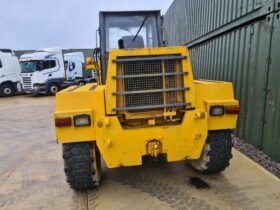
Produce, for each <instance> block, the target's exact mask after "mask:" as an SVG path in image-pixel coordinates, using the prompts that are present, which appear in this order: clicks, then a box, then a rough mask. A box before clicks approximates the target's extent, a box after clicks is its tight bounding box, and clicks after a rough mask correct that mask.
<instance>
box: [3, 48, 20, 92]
mask: <svg viewBox="0 0 280 210" xmlns="http://www.w3.org/2000/svg"><path fill="white" fill-rule="evenodd" d="M17 92H21V84H20V65H19V61H18V58H17V57H16V56H15V55H14V53H13V51H12V50H10V49H0V97H5V96H12V95H13V94H15V93H17Z"/></svg>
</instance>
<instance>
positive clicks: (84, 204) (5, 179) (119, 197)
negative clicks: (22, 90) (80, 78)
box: [0, 96, 280, 210]
mask: <svg viewBox="0 0 280 210" xmlns="http://www.w3.org/2000/svg"><path fill="white" fill-rule="evenodd" d="M54 105H55V98H54V97H35V96H16V97H12V98H1V99H0V136H1V138H0V145H1V146H0V209H19V210H25V209H26V210H27V209H28V210H30V209H73V210H74V209H79V210H86V209H116V210H119V209H123V210H124V209H125V210H126V209H139V210H140V209H141V210H142V209H151V210H152V209H161V210H164V209H166V210H167V209H199V210H201V209H207V210H208V209H215V210H216V209H217V210H218V209H223V210H224V209H251V210H257V209H266V210H268V209H271V210H272V209H273V210H274V209H280V181H279V179H278V178H276V177H275V176H273V175H272V174H270V173H269V172H267V171H266V170H264V169H263V168H261V167H260V166H258V165H257V164H256V163H254V162H253V161H251V160H249V159H248V158H246V157H245V156H244V155H242V154H241V153H239V152H237V151H236V150H234V151H233V159H232V161H231V165H230V167H229V168H228V169H227V170H226V171H224V172H222V173H221V174H219V175H212V176H205V175H200V174H198V173H196V172H194V171H193V170H192V169H191V168H189V166H187V165H186V164H185V162H178V163H171V164H167V163H154V162H151V161H148V162H146V163H145V164H144V165H143V166H139V167H129V168H120V169H113V170H109V169H107V168H106V166H105V165H104V164H103V178H102V183H101V186H100V187H99V188H98V189H97V190H91V191H87V192H74V191H73V190H72V189H70V188H69V186H68V184H67V183H66V179H65V175H64V170H63V160H62V154H61V145H57V143H56V140H55V131H54V125H53V118H52V113H53V112H54Z"/></svg>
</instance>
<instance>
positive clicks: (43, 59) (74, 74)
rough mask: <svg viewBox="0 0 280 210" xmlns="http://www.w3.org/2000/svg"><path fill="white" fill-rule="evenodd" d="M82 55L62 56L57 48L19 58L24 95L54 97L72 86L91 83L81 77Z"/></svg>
mask: <svg viewBox="0 0 280 210" xmlns="http://www.w3.org/2000/svg"><path fill="white" fill-rule="evenodd" d="M84 62H85V61H84V56H83V54H82V53H68V54H65V55H64V58H63V54H62V50H61V49H59V48H48V49H42V50H37V51H35V52H32V53H27V54H24V55H22V56H21V57H20V65H21V74H20V75H21V79H22V84H23V90H24V92H25V93H32V94H48V95H55V94H56V93H57V92H58V91H60V90H62V89H64V88H67V87H69V86H72V85H78V86H82V85H85V84H86V83H89V82H93V81H94V79H93V78H84V77H83V66H84Z"/></svg>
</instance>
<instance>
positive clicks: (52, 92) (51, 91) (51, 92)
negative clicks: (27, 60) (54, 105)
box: [47, 83, 60, 96]
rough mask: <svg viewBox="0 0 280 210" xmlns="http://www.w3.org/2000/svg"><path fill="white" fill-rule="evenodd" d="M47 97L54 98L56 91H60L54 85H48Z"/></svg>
mask: <svg viewBox="0 0 280 210" xmlns="http://www.w3.org/2000/svg"><path fill="white" fill-rule="evenodd" d="M47 91H48V95H51V96H54V95H55V94H56V93H57V92H58V91H60V87H59V85H58V84H56V83H51V84H49V85H48V89H47Z"/></svg>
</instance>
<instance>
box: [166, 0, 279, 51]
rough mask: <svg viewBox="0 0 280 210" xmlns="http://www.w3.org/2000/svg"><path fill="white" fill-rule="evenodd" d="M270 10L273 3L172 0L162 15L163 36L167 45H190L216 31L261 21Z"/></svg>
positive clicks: (239, 0) (261, 1) (224, 0)
mask: <svg viewBox="0 0 280 210" xmlns="http://www.w3.org/2000/svg"><path fill="white" fill-rule="evenodd" d="M273 8H274V0H175V1H174V2H173V4H172V5H171V7H170V8H169V10H168V11H167V13H166V14H165V22H164V37H165V39H166V40H167V42H168V43H169V45H173V46H174V45H178V44H179V45H185V44H189V43H191V42H194V41H195V40H197V39H199V38H201V37H204V36H205V35H208V34H209V33H210V32H213V31H214V30H217V29H219V28H223V30H222V31H221V32H220V33H222V32H224V30H227V29H231V28H233V27H235V26H238V25H241V24H244V23H246V22H249V21H251V20H253V19H257V18H260V17H262V16H264V15H266V14H268V13H270V12H271V11H272V10H273ZM214 35H216V34H213V35H211V34H209V36H214Z"/></svg>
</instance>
